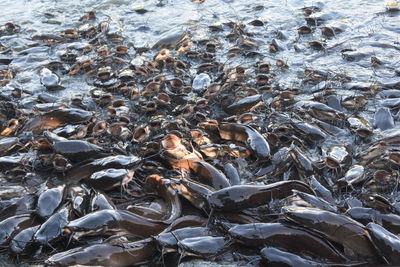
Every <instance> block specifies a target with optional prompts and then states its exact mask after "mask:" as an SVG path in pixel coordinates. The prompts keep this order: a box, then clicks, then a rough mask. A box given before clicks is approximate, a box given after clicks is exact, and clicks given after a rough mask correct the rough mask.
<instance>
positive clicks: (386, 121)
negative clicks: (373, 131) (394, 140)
mask: <svg viewBox="0 0 400 267" xmlns="http://www.w3.org/2000/svg"><path fill="white" fill-rule="evenodd" d="M374 126H375V128H379V129H381V130H382V131H384V130H387V129H391V128H393V127H394V120H393V116H392V113H391V112H390V109H389V108H386V107H380V108H378V109H377V110H376V112H375V115H374Z"/></svg>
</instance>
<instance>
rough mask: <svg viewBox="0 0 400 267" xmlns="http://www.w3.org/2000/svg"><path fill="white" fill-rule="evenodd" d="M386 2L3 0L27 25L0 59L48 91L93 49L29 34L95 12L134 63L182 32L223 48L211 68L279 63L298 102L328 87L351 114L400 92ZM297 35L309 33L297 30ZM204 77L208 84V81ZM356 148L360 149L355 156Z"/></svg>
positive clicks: (66, 95) (20, 80)
mask: <svg viewBox="0 0 400 267" xmlns="http://www.w3.org/2000/svg"><path fill="white" fill-rule="evenodd" d="M388 3H389V2H384V1H362V0H358V1H345V0H340V1H321V2H315V1H300V0H287V1H279V0H273V1H272V0H270V1H265V0H255V1H239V0H205V1H204V3H202V4H194V3H193V2H192V1H189V0H170V1H162V0H158V1H155V0H150V1H123V0H120V1H116V0H112V1H111V0H110V1H107V0H86V1H53V0H46V1H45V0H32V1H22V0H21V1H19V0H2V1H0V25H4V24H5V23H6V22H13V23H15V24H18V25H20V26H21V31H20V32H19V33H18V34H17V35H5V36H2V37H0V43H1V44H2V45H3V46H4V47H8V49H9V50H8V51H9V53H3V54H2V55H1V57H2V58H6V59H12V63H11V64H10V65H9V66H10V67H12V68H14V69H15V70H17V72H16V77H15V79H14V81H13V83H15V84H18V85H19V86H21V87H22V88H23V89H24V90H25V91H26V92H29V93H32V95H35V94H37V93H39V92H43V91H45V89H44V88H43V86H42V84H41V82H40V70H41V69H42V68H43V66H44V65H45V64H47V63H49V62H56V61H59V59H60V56H62V55H64V54H65V53H64V52H65V51H69V50H73V49H75V50H79V51H81V50H82V49H81V50H80V48H77V47H79V46H81V45H83V46H84V45H89V44H88V43H79V42H77V43H72V44H71V43H67V44H57V45H55V46H52V45H45V46H44V45H38V46H36V42H35V41H33V40H32V36H35V35H38V34H51V33H56V34H59V33H60V31H62V30H66V29H71V28H74V29H79V28H81V27H83V26H85V23H83V22H80V21H79V18H80V17H81V16H82V14H83V13H84V12H86V11H91V10H93V11H95V12H96V15H97V18H98V20H97V21H96V23H97V25H98V24H99V23H100V22H102V21H107V22H109V24H110V25H111V26H110V27H112V30H113V31H116V32H120V33H121V35H122V36H123V40H122V44H123V45H126V46H127V47H129V52H128V53H129V56H127V57H126V60H129V61H130V60H132V59H135V60H139V59H138V58H136V56H137V55H138V54H140V55H141V57H142V58H144V59H148V60H151V59H152V57H153V56H154V51H153V52H151V51H146V49H144V48H151V47H153V45H154V44H155V43H156V42H157V41H158V40H159V38H160V36H163V35H164V34H168V33H171V32H185V33H188V34H189V36H190V37H189V38H190V40H191V41H193V42H197V43H206V41H210V40H211V41H212V42H213V44H214V45H215V46H216V47H217V48H218V49H217V53H216V55H215V59H214V60H215V61H217V62H223V63H224V64H225V66H226V67H228V66H241V67H244V68H246V67H254V65H255V62H268V63H271V64H272V65H273V66H274V67H275V62H277V60H280V62H282V63H283V64H286V65H287V68H278V67H275V70H276V69H278V70H277V71H276V73H277V75H276V77H274V78H275V80H274V84H273V86H274V88H278V89H279V88H291V89H293V88H298V90H299V92H301V94H299V95H297V96H296V97H295V100H296V101H300V100H305V101H306V100H311V99H318V96H319V95H318V94H319V93H320V92H321V90H324V89H331V90H333V92H334V95H337V96H339V97H340V98H341V99H342V100H345V99H349V100H348V102H347V104H348V105H349V107H350V108H354V106H352V105H356V104H358V103H354V102H352V99H354V98H356V97H359V98H357V99H362V98H361V96H360V95H362V94H364V93H365V94H368V93H366V92H365V91H363V90H364V89H365V88H367V89H370V88H373V86H374V85H379V86H382V87H383V88H387V89H391V88H395V89H400V85H399V82H400V78H399V75H400V39H399V36H400V23H399V14H398V12H387V4H388ZM309 6H313V8H315V12H314V13H313V14H311V16H305V14H304V12H305V11H304V9H303V8H304V7H309ZM231 22H234V23H238V22H240V23H242V24H243V25H245V27H246V31H247V32H248V34H249V36H251V37H252V38H251V42H253V43H251V42H250V41H248V43H246V44H245V45H243V41H244V39H241V38H238V39H235V40H233V41H232V40H231V41H230V40H229V35H228V32H229V30H230V28H231V27H230V26H228V25H229V23H231ZM301 27H302V28H301ZM299 28H300V29H302V30H303V31H304V32H299ZM228 29H229V30H228ZM308 31H309V33H308ZM85 42H86V41H85ZM39 43H40V42H39ZM238 46H241V48H242V47H246V46H247V47H250V49H249V51H251V52H252V53H253V54H251V55H250V54H245V53H243V54H240V55H239V56H235V57H231V56H229V54H230V53H234V51H235V49H237V48H238ZM255 47H256V48H255ZM210 49H213V48H210ZM239 50H240V49H239ZM139 51H140V52H142V51H144V52H143V53H138V52H139ZM93 54H94V53H92V54H91V55H93ZM306 69H308V70H316V71H320V73H324V75H325V74H326V80H324V81H323V83H318V84H315V83H313V82H312V81H309V82H305V80H307V79H306V78H307V77H305V76H306V74H305V70H306ZM196 72H197V70H196V69H194V68H189V70H188V74H189V76H194V75H195V74H196ZM247 72H249V76H255V72H254V69H253V70H252V69H251V68H249V70H247ZM213 78H215V77H213ZM90 79H91V78H90V77H88V76H87V75H77V76H73V75H72V76H71V75H62V76H61V84H62V86H64V87H66V90H61V91H55V92H51V94H53V95H55V96H59V97H61V98H63V99H67V100H68V99H70V98H71V96H72V95H74V94H77V93H79V94H82V95H83V97H88V91H89V89H90V88H92V83H90V82H88V81H91V80H90ZM207 79H208V80H207V84H209V83H210V77H208V76H207ZM253 85H254V84H250V86H253ZM201 86H202V85H200V88H201ZM140 89H143V88H140ZM30 101H31V99H29V98H27V99H24V100H22V102H21V104H22V106H23V105H25V107H27V108H30V107H31V106H30V105H31V104H30ZM269 101H270V100H269ZM360 101H361V100H360ZM270 102H271V101H270ZM270 102H269V103H268V101H267V104H270ZM301 103H306V102H301ZM344 103H345V102H344ZM379 103H381V102H377V101H376V100H375V99H373V98H371V99H369V102H368V104H367V106H366V107H365V108H364V109H363V110H361V109H360V110H359V112H358V110H357V112H358V115H359V116H361V117H363V118H364V119H365V120H366V121H367V122H369V123H370V124H373V116H374V114H375V110H376V107H377V104H379ZM332 105H333V104H332ZM342 105H344V104H342ZM387 105H389V104H387ZM354 112H356V111H354ZM213 115H215V114H213ZM393 115H395V116H394V117H395V122H394V123H395V124H396V125H398V119H399V115H398V114H393ZM215 116H217V115H215ZM349 123H351V122H349ZM356 123H363V122H359V121H357V122H356ZM349 133H350V132H349V131H347V132H345V134H343V135H338V136H334V137H332V138H330V137H327V140H326V142H325V143H324V145H323V148H322V150H323V151H324V152H326V151H327V149H328V147H330V146H331V145H332V144H345V145H352V144H353V142H354V140H355V139H354V137H353V136H351V134H349ZM374 134H375V135H374V136H373V138H375V139H376V138H378V137H380V134H381V132H380V131H379V130H375V132H374ZM358 149H359V148H358V147H355V148H354V150H355V151H356V152H358ZM0 264H1V263H0Z"/></svg>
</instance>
